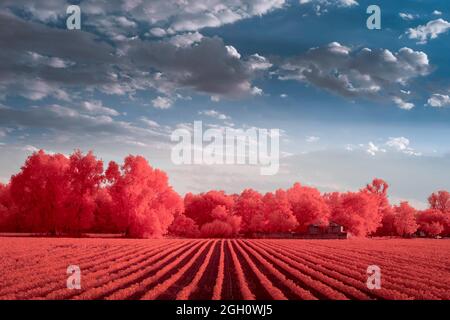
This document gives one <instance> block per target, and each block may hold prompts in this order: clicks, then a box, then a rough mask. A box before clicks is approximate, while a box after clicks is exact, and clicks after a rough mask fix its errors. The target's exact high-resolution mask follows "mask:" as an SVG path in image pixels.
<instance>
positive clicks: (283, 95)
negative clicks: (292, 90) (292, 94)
mask: <svg viewBox="0 0 450 320" xmlns="http://www.w3.org/2000/svg"><path fill="white" fill-rule="evenodd" d="M287 97H288V95H287V94H286V93H282V94H280V98H287Z"/></svg>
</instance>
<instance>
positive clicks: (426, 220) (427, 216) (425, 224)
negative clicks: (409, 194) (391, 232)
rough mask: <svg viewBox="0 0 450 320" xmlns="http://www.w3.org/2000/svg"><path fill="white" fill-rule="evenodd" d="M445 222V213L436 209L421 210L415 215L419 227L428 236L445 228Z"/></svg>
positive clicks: (436, 233)
mask: <svg viewBox="0 0 450 320" xmlns="http://www.w3.org/2000/svg"><path fill="white" fill-rule="evenodd" d="M446 222H447V221H446V217H445V215H444V214H443V213H442V212H441V211H439V210H436V209H428V210H423V211H420V212H419V214H418V215H417V223H418V224H419V229H420V230H421V231H423V232H425V233H426V234H427V235H428V236H430V237H436V236H438V235H440V234H441V233H442V232H443V231H444V229H445V225H446Z"/></svg>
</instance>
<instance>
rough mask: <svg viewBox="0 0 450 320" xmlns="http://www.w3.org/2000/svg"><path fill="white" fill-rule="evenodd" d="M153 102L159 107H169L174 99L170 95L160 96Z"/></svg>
mask: <svg viewBox="0 0 450 320" xmlns="http://www.w3.org/2000/svg"><path fill="white" fill-rule="evenodd" d="M152 104H153V107H154V108H157V109H169V108H170V107H171V106H172V104H173V101H172V99H170V98H168V97H161V96H158V97H157V98H155V99H153V100H152Z"/></svg>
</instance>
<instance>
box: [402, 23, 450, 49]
mask: <svg viewBox="0 0 450 320" xmlns="http://www.w3.org/2000/svg"><path fill="white" fill-rule="evenodd" d="M449 29H450V22H447V21H445V20H444V19H437V20H432V21H429V22H428V23H427V24H426V25H420V26H418V27H416V28H409V29H408V31H406V34H407V35H408V37H409V38H410V39H417V40H418V43H419V44H425V43H427V41H428V40H429V39H436V38H437V37H438V36H439V35H440V34H443V33H445V32H447V31H448V30H449Z"/></svg>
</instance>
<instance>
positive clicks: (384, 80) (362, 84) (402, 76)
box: [278, 42, 430, 97]
mask: <svg viewBox="0 0 450 320" xmlns="http://www.w3.org/2000/svg"><path fill="white" fill-rule="evenodd" d="M429 72H430V64H429V61H428V56H427V55H426V54H425V53H424V52H421V51H414V50H412V49H410V48H401V49H400V50H399V51H397V52H391V51H389V50H387V49H375V50H372V49H369V48H363V49H360V50H352V49H351V48H349V47H346V46H344V45H341V44H340V43H337V42H332V43H330V44H328V45H327V46H325V47H316V48H311V49H309V50H308V51H307V52H306V53H304V54H301V55H299V56H296V57H293V58H288V59H285V60H284V61H282V62H281V67H280V70H278V74H279V79H281V80H296V81H300V82H304V83H308V84H312V85H314V86H316V87H319V88H323V89H326V90H329V91H331V92H334V93H337V94H339V95H342V96H344V97H376V96H383V95H386V92H390V91H391V90H392V89H393V88H394V87H397V86H400V87H403V86H405V85H407V84H408V82H409V81H410V80H412V79H414V78H416V77H419V76H425V75H427V74H428V73H429Z"/></svg>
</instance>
